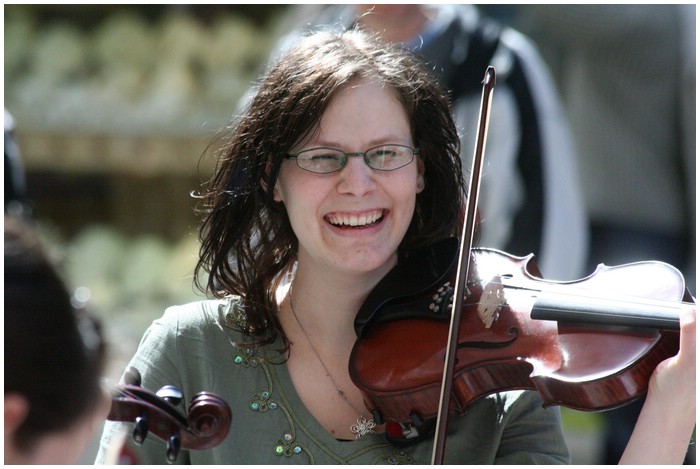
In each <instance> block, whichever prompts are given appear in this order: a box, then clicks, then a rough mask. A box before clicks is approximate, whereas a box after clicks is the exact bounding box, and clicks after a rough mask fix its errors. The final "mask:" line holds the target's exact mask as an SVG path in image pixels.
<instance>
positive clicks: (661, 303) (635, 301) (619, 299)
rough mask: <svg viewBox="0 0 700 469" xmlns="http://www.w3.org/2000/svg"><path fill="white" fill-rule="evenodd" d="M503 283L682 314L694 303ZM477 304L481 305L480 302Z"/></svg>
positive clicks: (546, 292)
mask: <svg viewBox="0 0 700 469" xmlns="http://www.w3.org/2000/svg"><path fill="white" fill-rule="evenodd" d="M501 283H502V284H503V286H504V287H506V288H512V289H517V290H524V291H531V292H534V293H543V294H557V295H562V296H567V297H571V298H581V299H584V300H595V301H609V302H611V303H624V304H628V305H639V306H645V307H658V308H662V309H667V310H673V311H674V312H678V313H680V310H681V309H682V308H683V307H685V306H691V305H693V304H694V303H690V302H685V301H674V300H664V299H657V298H644V297H641V296H638V295H631V294H623V295H617V296H616V295H612V294H603V295H593V294H592V293H591V292H590V291H589V290H586V289H584V288H576V287H571V286H569V285H550V286H549V288H543V289H537V288H535V287H533V286H531V285H528V284H525V283H519V282H517V281H509V280H501ZM477 304H481V302H478V303H477Z"/></svg>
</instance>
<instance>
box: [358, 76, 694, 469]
mask: <svg viewBox="0 0 700 469" xmlns="http://www.w3.org/2000/svg"><path fill="white" fill-rule="evenodd" d="M483 83H484V92H483V94H482V103H481V113H480V114H481V115H480V121H479V128H478V131H477V141H476V148H475V155H474V159H473V162H472V165H473V166H472V170H471V175H472V177H471V181H470V188H469V194H468V198H467V203H466V211H465V217H464V227H463V229H462V235H461V238H460V239H458V238H448V239H444V240H441V241H439V242H436V243H434V244H432V245H430V246H427V247H425V248H422V249H420V250H417V251H416V252H413V253H411V254H410V255H408V256H406V257H405V258H402V259H400V260H399V263H398V264H397V266H396V267H395V268H394V269H392V270H391V271H390V272H389V273H388V274H387V275H386V276H385V277H384V278H383V279H382V280H381V281H380V282H379V284H377V286H376V287H375V288H374V290H373V291H372V292H371V293H370V295H369V296H368V297H367V299H366V300H365V302H364V304H363V306H362V307H361V309H360V311H359V312H358V315H357V317H356V319H355V332H356V334H357V338H358V339H357V341H356V343H355V345H354V347H353V350H352V352H351V355H350V361H349V374H350V377H351V379H352V381H353V382H354V384H355V385H356V386H357V387H358V388H359V389H360V390H361V392H362V393H363V396H364V399H365V403H366V406H367V408H368V409H369V410H370V411H372V413H373V418H374V420H375V422H377V423H379V424H382V423H385V424H386V434H387V438H388V439H389V441H391V442H392V443H394V444H396V445H406V444H412V443H413V442H415V441H419V440H421V439H424V438H427V437H428V436H430V435H431V434H434V435H435V442H434V448H433V463H437V464H440V463H441V462H442V457H443V453H444V444H445V435H446V433H447V415H448V413H460V414H461V413H463V412H464V411H465V410H466V409H467V408H468V407H469V405H470V404H471V403H472V402H474V401H475V400H476V399H478V398H480V397H482V396H485V395H487V394H491V393H495V392H500V391H505V390H514V389H525V390H534V391H538V392H539V393H540V395H541V396H542V399H543V402H544V405H545V406H551V405H561V406H565V407H570V408H573V409H577V410H584V411H598V410H607V409H612V408H615V407H619V406H622V405H624V404H627V403H629V402H631V401H632V400H635V399H637V398H639V397H641V396H642V395H643V394H644V393H645V392H646V390H647V387H648V382H649V379H650V377H651V374H652V372H653V371H654V369H655V368H656V366H657V365H658V364H659V363H660V362H662V361H663V360H665V359H667V358H669V357H671V356H674V355H675V354H676V353H677V352H678V349H679V342H680V333H679V329H680V326H679V316H680V311H681V308H683V307H684V306H685V304H688V303H694V299H693V298H692V296H691V295H690V293H689V292H688V290H687V289H686V287H685V280H684V279H683V276H682V275H681V273H680V272H679V271H678V270H677V269H676V268H674V267H672V266H670V265H668V264H665V263H662V262H656V261H648V262H637V263H632V264H626V265H621V266H615V267H607V266H605V265H602V264H601V265H599V266H598V268H597V269H596V271H595V272H594V273H592V274H591V275H590V276H588V277H586V278H584V279H581V280H577V281H570V282H557V281H551V280H546V279H544V278H543V277H542V275H541V272H540V270H539V268H538V267H537V264H536V262H535V260H534V256H532V255H530V256H526V257H516V256H513V255H510V254H507V253H504V252H502V251H498V250H494V249H484V248H477V247H473V244H474V232H475V227H476V223H477V210H476V207H477V200H478V193H479V179H480V176H481V166H482V161H483V148H484V145H485V141H486V127H487V122H488V115H489V105H490V100H491V93H492V91H493V86H494V84H495V70H493V67H489V68H488V69H487V72H486V75H485V77H484V82H483Z"/></svg>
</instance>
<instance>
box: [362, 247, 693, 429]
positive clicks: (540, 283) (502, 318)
mask: <svg viewBox="0 0 700 469" xmlns="http://www.w3.org/2000/svg"><path fill="white" fill-rule="evenodd" d="M457 243H458V240H457V239H456V238H450V239H446V240H443V241H441V242H439V243H437V244H436V245H434V246H430V247H429V248H428V249H425V250H421V251H419V252H417V253H415V254H414V256H412V257H410V258H408V259H407V260H406V263H405V265H401V264H399V265H398V266H397V267H396V268H395V269H394V271H392V272H390V273H389V274H388V275H387V276H386V277H385V278H384V279H383V280H382V282H380V284H379V285H377V288H375V290H374V292H373V294H372V295H371V296H370V297H369V298H368V300H369V301H368V302H365V304H364V305H363V307H362V308H361V309H360V312H359V314H358V316H357V318H356V321H355V330H356V333H357V335H358V341H357V342H356V344H355V347H354V348H353V351H352V354H351V357H350V376H351V378H352V379H353V381H354V383H355V384H356V385H357V386H358V387H359V388H360V389H361V390H362V391H363V393H364V395H365V397H366V401H367V404H368V407H369V408H370V410H372V411H373V412H374V413H375V418H377V419H378V420H379V421H380V422H395V423H399V424H402V426H403V427H404V428H406V427H408V426H410V425H412V424H415V422H425V421H429V420H430V419H433V418H434V417H435V415H436V413H437V402H438V392H439V384H440V376H441V372H442V369H443V362H444V360H445V344H446V342H447V340H446V339H447V332H448V319H449V310H450V308H451V306H452V302H453V294H454V287H453V284H452V280H451V279H453V278H454V268H455V257H456V251H457V249H456V248H457ZM450 252H452V253H453V254H454V255H453V256H452V259H450V258H449V257H450V256H449V253H450ZM471 255H472V270H471V272H470V274H469V276H468V281H467V288H466V290H467V294H466V297H465V298H464V301H463V304H462V311H461V315H462V321H461V324H460V330H459V343H458V345H457V357H456V363H457V365H456V372H455V375H454V385H455V389H454V391H453V395H452V400H451V403H450V405H451V407H452V411H454V412H457V413H462V412H464V410H466V408H467V407H468V406H469V404H471V403H472V402H473V401H474V400H476V399H478V398H479V397H482V396H484V395H487V394H491V393H494V392H498V391H504V390H508V389H530V390H536V391H538V392H539V393H540V394H541V396H542V398H543V401H544V403H545V406H550V405H562V406H565V407H569V408H573V409H576V410H584V411H598V410H608V409H612V408H615V407H619V406H622V405H624V404H627V403H629V402H631V401H632V400H634V399H636V398H638V397H640V396H641V395H642V394H643V393H644V392H646V388H647V383H648V381H649V377H650V376H651V373H652V372H653V371H654V369H655V368H656V366H657V365H658V364H659V363H660V362H661V361H663V360H665V359H666V358H668V357H671V356H673V355H675V354H676V353H677V352H678V346H679V320H678V318H679V314H680V310H681V308H682V307H683V305H684V303H683V302H684V301H685V302H692V301H693V299H692V297H691V296H690V293H689V292H688V291H687V289H686V287H685V281H684V279H683V276H682V275H681V273H680V272H679V271H678V270H677V269H676V268H674V267H673V266H670V265H668V264H665V263H662V262H656V261H648V262H636V263H632V264H625V265H621V266H615V267H607V266H604V265H600V266H599V267H598V269H597V270H596V271H595V272H594V273H593V274H591V275H590V276H588V277H586V278H584V279H581V280H577V281H570V282H555V281H548V280H544V279H543V278H542V276H541V274H540V272H539V269H538V267H537V264H536V262H535V259H534V256H532V255H530V256H527V257H516V256H512V255H510V254H506V253H504V252H502V251H498V250H495V249H486V248H474V249H472V253H471ZM425 256H432V257H431V258H432V259H433V263H438V262H441V261H442V262H445V261H447V263H448V265H447V266H446V270H445V271H444V273H443V274H442V275H439V274H438V272H439V270H436V266H433V267H432V268H430V269H425V259H426V257H425ZM419 266H422V267H423V269H424V270H423V272H424V275H422V278H421V280H423V281H424V282H425V283H424V286H423V287H422V288H420V287H418V286H417V285H418V284H419V283H420V281H419V280H416V276H415V275H416V274H417V273H418V272H419V271H420V270H421V269H420V268H419ZM407 277H411V278H412V279H413V280H412V282H408V281H404V280H403V279H406V278H407ZM399 285H400V286H401V287H399V289H398V291H397V286H399ZM388 290H392V291H393V292H394V295H393V296H391V300H386V301H381V302H377V299H378V298H381V297H382V293H384V296H385V297H386V293H387V291H388ZM397 293H398V296H397ZM399 318H401V319H399ZM387 357H391V358H390V359H387Z"/></svg>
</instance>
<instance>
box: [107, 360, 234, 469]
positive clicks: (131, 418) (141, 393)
mask: <svg viewBox="0 0 700 469" xmlns="http://www.w3.org/2000/svg"><path fill="white" fill-rule="evenodd" d="M124 382H125V384H124V385H122V386H119V387H117V388H116V389H115V390H114V392H113V396H112V408H111V410H110V413H109V415H108V416H107V420H113V421H118V422H133V423H134V430H133V433H132V437H133V440H134V442H136V443H137V444H141V443H143V442H144V441H145V439H146V437H147V435H148V434H149V433H153V434H154V435H156V436H157V437H158V438H159V439H161V440H163V441H165V442H166V458H167V461H168V462H174V461H175V460H176V459H177V456H178V454H179V452H180V449H181V448H184V449H189V450H204V449H209V448H213V447H214V446H217V445H218V444H220V443H221V442H223V441H224V440H225V439H226V437H227V436H228V433H229V429H230V427H231V420H232V415H231V409H230V408H229V406H228V404H227V403H226V402H225V401H224V400H223V399H221V398H220V397H219V396H217V395H215V394H211V393H207V392H200V393H198V394H197V395H195V396H194V397H193V398H192V400H191V401H190V406H189V409H188V415H187V416H186V417H185V416H183V415H181V414H180V413H179V412H178V410H177V409H176V407H175V406H176V405H178V404H179V403H180V402H181V401H182V398H183V394H182V391H180V390H179V389H178V388H176V387H175V386H170V385H168V386H163V387H162V388H161V389H160V390H158V391H157V392H156V393H153V392H152V391H149V390H147V389H144V388H142V387H141V376H140V374H139V372H138V370H137V369H135V368H133V367H130V368H129V369H127V371H126V373H125V375H124Z"/></svg>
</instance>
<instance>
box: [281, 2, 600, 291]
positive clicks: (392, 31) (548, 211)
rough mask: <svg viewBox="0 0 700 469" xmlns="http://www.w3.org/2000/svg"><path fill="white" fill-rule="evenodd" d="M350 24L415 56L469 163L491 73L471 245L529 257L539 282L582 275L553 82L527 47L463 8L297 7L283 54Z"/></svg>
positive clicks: (582, 235)
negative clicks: (444, 102) (430, 75)
mask: <svg viewBox="0 0 700 469" xmlns="http://www.w3.org/2000/svg"><path fill="white" fill-rule="evenodd" d="M354 26H359V27H360V28H361V29H365V30H368V31H370V32H374V33H378V34H380V36H381V37H382V38H383V39H384V40H386V41H389V42H393V43H398V44H401V45H403V46H404V47H406V48H408V49H411V50H414V51H415V52H417V53H419V54H420V55H421V56H423V57H424V58H425V59H426V60H427V62H428V63H429V66H430V67H431V68H432V69H433V71H434V72H435V73H436V75H437V78H438V79H439V80H440V81H441V84H442V85H443V86H444V87H445V88H446V89H448V90H450V92H451V100H452V104H453V112H454V114H455V119H456V121H457V125H458V128H459V129H460V131H461V133H462V160H463V162H464V166H463V167H464V171H465V172H466V171H468V169H469V168H470V167H471V163H470V162H471V159H472V157H473V150H474V140H475V138H476V132H475V129H476V126H477V119H478V116H479V103H480V97H481V80H482V79H483V76H484V72H485V70H486V67H487V66H489V65H493V66H494V67H495V69H496V73H497V76H498V78H497V80H498V85H497V87H496V90H495V91H494V96H493V103H492V111H491V121H490V125H489V141H488V145H487V146H486V150H485V151H486V156H485V160H484V165H485V167H484V175H483V178H482V180H483V184H482V188H481V193H480V196H479V210H480V216H481V225H480V238H479V245H480V246H486V247H493V248H498V249H503V250H505V251H507V252H509V253H512V254H515V255H520V256H524V255H528V254H530V253H534V254H536V256H537V265H538V266H539V267H540V270H541V271H542V273H543V275H544V277H545V278H549V279H558V280H565V279H566V280H569V279H575V278H579V277H580V276H581V275H582V274H583V273H585V272H584V268H583V267H584V262H585V260H586V256H587V232H586V227H587V222H586V219H585V214H584V209H583V199H582V195H581V191H580V187H579V181H578V171H577V169H576V155H575V152H574V147H573V142H572V140H571V136H570V133H569V129H568V127H567V124H566V119H565V117H564V114H563V110H562V108H561V106H560V103H559V98H558V96H557V93H556V87H555V85H554V83H553V81H552V79H551V77H550V75H549V71H548V70H547V68H546V66H545V64H544V62H543V61H542V59H541V57H540V55H539V53H538V51H537V50H536V48H535V47H534V45H533V43H532V42H531V41H530V40H529V39H528V38H526V37H525V36H523V35H522V34H520V33H518V32H517V31H515V30H513V29H511V28H508V27H504V26H503V25H501V24H499V23H497V22H496V21H494V20H493V19H491V18H489V17H486V16H484V15H482V14H481V13H480V12H479V10H478V9H477V8H476V7H475V6H473V5H419V4H411V5H396V4H384V5H301V6H296V7H292V8H291V9H290V12H289V17H288V19H287V20H286V28H287V29H288V30H291V31H292V32H291V33H288V34H287V35H285V36H283V37H282V39H281V40H280V42H279V44H278V46H277V48H276V53H280V52H282V51H284V49H285V48H286V47H287V44H289V43H291V42H293V41H294V40H295V39H297V38H298V37H299V35H300V34H302V33H303V32H304V31H306V30H321V29H323V30H329V29H330V30H344V29H350V28H352V27H354Z"/></svg>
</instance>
